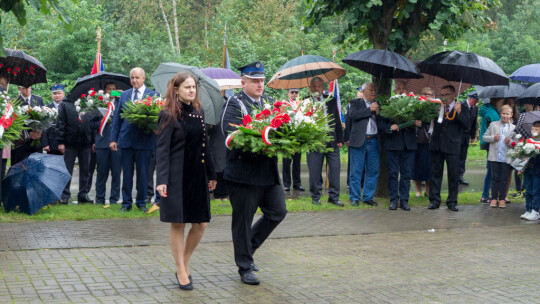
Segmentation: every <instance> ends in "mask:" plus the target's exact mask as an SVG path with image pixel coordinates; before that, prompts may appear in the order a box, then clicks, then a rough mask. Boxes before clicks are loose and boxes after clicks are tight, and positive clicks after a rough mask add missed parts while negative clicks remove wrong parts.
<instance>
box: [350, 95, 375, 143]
mask: <svg viewBox="0 0 540 304" xmlns="http://www.w3.org/2000/svg"><path fill="white" fill-rule="evenodd" d="M348 106H349V110H348V111H347V115H346V116H345V141H348V142H349V147H353V148H360V147H362V146H363V145H364V142H365V141H366V131H367V125H368V123H369V118H370V117H371V115H372V113H371V110H370V109H369V108H368V107H366V102H365V100H364V99H363V98H357V99H352V100H351V101H349V105H348ZM379 118H380V117H379V116H376V117H375V123H377V121H378V120H379ZM380 134H381V132H379V131H377V139H378V142H379V144H378V149H379V151H380V150H381V141H380V139H381V138H380Z"/></svg>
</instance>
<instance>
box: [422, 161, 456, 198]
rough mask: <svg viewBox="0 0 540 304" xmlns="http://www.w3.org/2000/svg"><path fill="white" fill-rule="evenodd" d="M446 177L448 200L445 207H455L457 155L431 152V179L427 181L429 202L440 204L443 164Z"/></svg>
mask: <svg viewBox="0 0 540 304" xmlns="http://www.w3.org/2000/svg"><path fill="white" fill-rule="evenodd" d="M445 161H446V170H447V177H448V198H447V199H446V205H448V206H450V205H454V206H455V205H457V198H458V190H459V188H458V187H459V184H458V177H459V154H448V153H443V152H441V151H431V179H430V181H429V201H430V202H432V203H435V204H437V205H440V204H441V185H442V179H443V172H444V162H445Z"/></svg>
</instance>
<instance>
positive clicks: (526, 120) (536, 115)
mask: <svg viewBox="0 0 540 304" xmlns="http://www.w3.org/2000/svg"><path fill="white" fill-rule="evenodd" d="M523 115H524V116H523V119H522V120H521V129H522V130H523V131H525V134H524V136H525V137H531V129H532V124H533V123H534V122H535V121H539V120H540V111H530V112H527V113H524V114H523Z"/></svg>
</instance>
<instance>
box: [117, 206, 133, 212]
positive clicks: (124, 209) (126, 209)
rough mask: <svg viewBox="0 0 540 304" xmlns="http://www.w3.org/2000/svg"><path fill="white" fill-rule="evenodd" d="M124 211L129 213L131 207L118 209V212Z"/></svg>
mask: <svg viewBox="0 0 540 304" xmlns="http://www.w3.org/2000/svg"><path fill="white" fill-rule="evenodd" d="M126 211H131V206H129V207H127V206H122V208H120V212H126Z"/></svg>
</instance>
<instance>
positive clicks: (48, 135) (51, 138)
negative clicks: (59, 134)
mask: <svg viewBox="0 0 540 304" xmlns="http://www.w3.org/2000/svg"><path fill="white" fill-rule="evenodd" d="M64 90H65V87H64V85H62V84H60V83H55V84H53V86H52V87H51V95H52V100H53V102H51V103H50V104H48V105H46V107H49V108H51V109H56V110H58V107H59V106H60V104H61V103H62V100H63V99H64V97H65V96H66V93H65V92H64ZM41 144H42V145H43V150H45V152H47V154H54V155H63V154H62V152H60V151H59V150H58V141H57V140H56V124H52V125H51V126H50V127H49V128H48V129H47V130H45V131H44V132H43V136H42V138H41Z"/></svg>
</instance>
